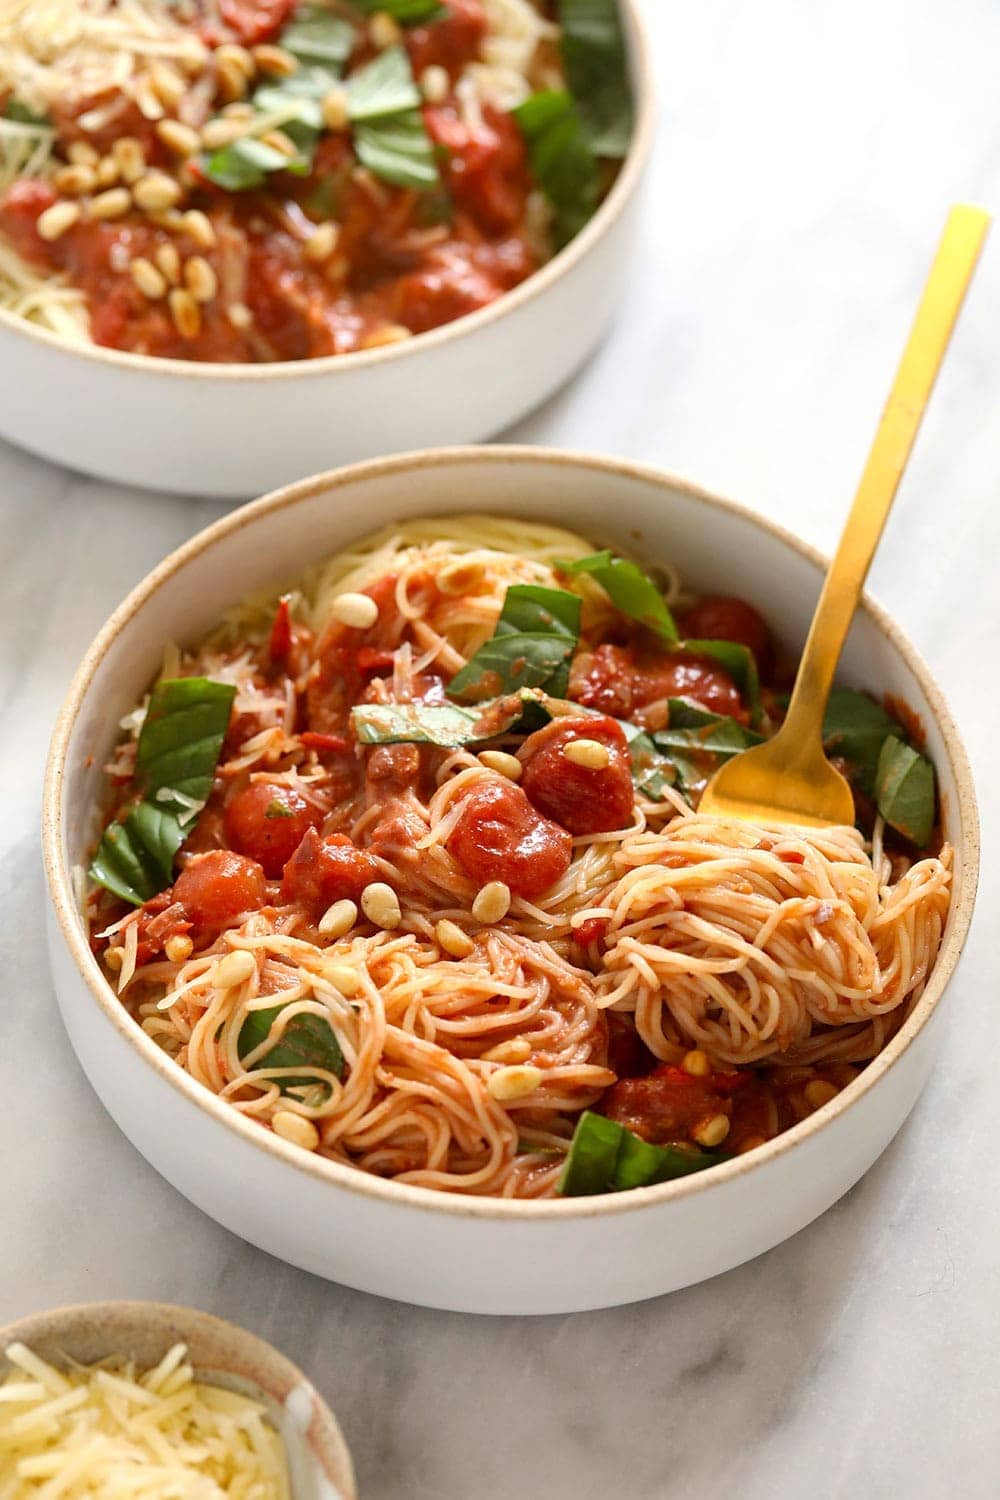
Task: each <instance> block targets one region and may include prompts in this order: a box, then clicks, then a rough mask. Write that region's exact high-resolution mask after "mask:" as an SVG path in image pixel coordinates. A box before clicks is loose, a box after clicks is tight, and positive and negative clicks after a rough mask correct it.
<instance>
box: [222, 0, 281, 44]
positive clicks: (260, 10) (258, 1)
mask: <svg viewBox="0 0 1000 1500" xmlns="http://www.w3.org/2000/svg"><path fill="white" fill-rule="evenodd" d="M295 5H296V0H219V15H220V16H221V18H222V20H223V21H224V22H225V24H226V25H227V26H228V27H229V29H230V31H232V32H233V34H234V35H235V36H236V38H237V40H238V41H241V42H242V43H243V45H244V46H245V47H255V46H256V45H257V44H258V42H273V41H274V40H275V38H276V37H277V36H278V33H279V32H280V31H281V29H282V27H283V26H284V25H285V24H286V22H288V21H289V20H291V16H292V12H293V11H294V9H295Z"/></svg>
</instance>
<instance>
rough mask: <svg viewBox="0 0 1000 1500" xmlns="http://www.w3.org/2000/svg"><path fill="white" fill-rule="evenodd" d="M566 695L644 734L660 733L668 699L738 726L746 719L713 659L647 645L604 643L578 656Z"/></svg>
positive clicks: (735, 693) (737, 697) (734, 690)
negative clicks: (684, 702) (690, 701)
mask: <svg viewBox="0 0 1000 1500" xmlns="http://www.w3.org/2000/svg"><path fill="white" fill-rule="evenodd" d="M569 695H570V697H571V698H572V699H573V700H574V701H575V702H577V703H582V704H583V705H584V707H586V708H594V709H597V710H598V711H599V712H600V713H604V714H609V715H610V716H611V717H612V718H615V719H629V720H632V721H633V722H634V723H636V724H640V725H642V726H643V728H646V729H662V728H663V727H664V725H665V724H666V722H667V699H668V698H691V699H693V700H694V702H695V703H699V704H701V706H702V708H705V709H708V711H709V712H710V713H713V714H719V715H720V716H721V717H723V718H733V719H736V720H738V721H739V722H740V723H742V724H746V723H748V722H749V717H750V715H749V709H748V706H747V705H746V704H744V702H743V700H742V698H741V697H740V691H739V688H738V687H737V686H736V684H735V682H734V681H733V679H732V678H731V677H730V675H729V673H728V672H726V671H725V670H724V668H723V667H721V666H720V665H719V663H718V662H717V661H716V660H715V659H714V657H710V656H701V655H698V654H696V653H692V652H690V651H683V650H677V651H662V650H658V649H655V648H651V647H648V646H646V645H645V644H639V645H628V646H617V645H614V644H611V643H604V644H602V645H599V646H596V647H595V648H594V649H593V650H592V651H583V652H581V653H580V654H579V655H578V656H577V657H576V658H575V660H574V662H573V666H572V670H571V672H570V685H569Z"/></svg>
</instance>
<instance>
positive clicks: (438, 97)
mask: <svg viewBox="0 0 1000 1500" xmlns="http://www.w3.org/2000/svg"><path fill="white" fill-rule="evenodd" d="M450 89H451V79H450V78H449V77H448V70H447V68H442V67H441V65H440V64H439V63H431V64H430V66H429V67H426V68H425V69H424V71H423V72H422V73H421V75H420V92H421V93H422V94H423V96H424V98H425V99H426V100H427V103H428V104H440V103H441V102H442V100H444V99H447V97H448V94H449V91H450Z"/></svg>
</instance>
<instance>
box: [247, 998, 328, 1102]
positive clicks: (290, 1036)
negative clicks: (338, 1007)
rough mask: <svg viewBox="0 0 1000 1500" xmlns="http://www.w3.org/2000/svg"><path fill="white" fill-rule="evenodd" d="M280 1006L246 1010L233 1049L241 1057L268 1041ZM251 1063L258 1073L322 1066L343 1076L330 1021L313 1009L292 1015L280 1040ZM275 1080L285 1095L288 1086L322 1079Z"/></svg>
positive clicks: (306, 1083)
mask: <svg viewBox="0 0 1000 1500" xmlns="http://www.w3.org/2000/svg"><path fill="white" fill-rule="evenodd" d="M283 1009H284V1006H282V1005H272V1006H268V1007H267V1009H265V1010H251V1011H249V1012H248V1013H247V1018H246V1020H245V1021H244V1022H243V1025H242V1026H241V1027H240V1034H239V1037H238V1038H237V1041H236V1050H237V1052H238V1053H239V1055H240V1058H241V1060H242V1059H243V1058H245V1057H248V1056H249V1055H250V1053H251V1052H254V1051H256V1049H257V1048H258V1047H260V1046H261V1045H262V1044H263V1043H264V1042H266V1041H267V1038H268V1036H269V1035H270V1032H271V1028H272V1026H273V1025H274V1023H275V1021H276V1020H277V1018H278V1016H279V1015H280V1014H281V1012H282V1010H283ZM253 1066H254V1069H255V1070H259V1071H261V1072H268V1071H270V1070H271V1069H272V1068H301V1067H311V1068H325V1069H326V1071H327V1072H328V1073H333V1074H334V1076H335V1077H337V1078H342V1077H343V1075H344V1054H343V1052H342V1051H341V1050H340V1043H339V1042H338V1041H337V1037H336V1034H335V1032H334V1030H333V1027H332V1026H331V1025H330V1023H329V1021H327V1020H326V1018H325V1017H324V1016H317V1015H315V1014H314V1012H312V1011H303V1012H300V1013H299V1014H298V1015H297V1016H293V1017H292V1019H291V1020H290V1021H289V1023H288V1025H287V1026H286V1027H285V1029H284V1031H283V1032H282V1034H281V1038H280V1040H279V1041H277V1042H276V1043H275V1044H274V1046H273V1047H272V1048H271V1049H270V1050H269V1051H268V1052H265V1054H264V1056H263V1057H262V1058H259V1059H258V1060H257V1061H256V1062H255V1063H254V1064H253ZM274 1081H275V1083H276V1084H277V1085H278V1088H279V1089H280V1091H281V1093H283V1094H287V1093H288V1092H289V1090H290V1089H294V1088H303V1087H305V1086H306V1085H308V1084H314V1083H318V1082H321V1080H319V1079H317V1078H315V1077H312V1076H311V1075H309V1074H303V1075H302V1076H301V1077H296V1076H289V1077H287V1078H276V1079H275V1080H274Z"/></svg>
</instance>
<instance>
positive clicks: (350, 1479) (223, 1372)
mask: <svg viewBox="0 0 1000 1500" xmlns="http://www.w3.org/2000/svg"><path fill="white" fill-rule="evenodd" d="M13 1343H22V1344H27V1346H28V1348H29V1349H32V1350H33V1351H34V1353H35V1354H37V1355H39V1356H40V1358H42V1359H44V1360H47V1361H48V1363H49V1364H52V1365H55V1366H56V1367H57V1368H64V1367H66V1366H68V1365H69V1364H81V1365H91V1364H96V1363H97V1362H98V1361H99V1360H102V1359H107V1358H109V1357H111V1356H114V1355H120V1356H121V1357H122V1358H123V1359H133V1360H135V1362H136V1364H137V1365H138V1366H139V1368H140V1369H152V1368H153V1367H154V1366H155V1365H157V1364H159V1362H160V1360H161V1359H162V1358H163V1356H164V1355H165V1354H166V1353H167V1351H168V1350H169V1349H171V1348H172V1347H173V1345H174V1344H178V1343H183V1344H186V1345H187V1348H188V1353H189V1355H190V1357H191V1363H192V1365H193V1366H194V1369H195V1374H196V1376H197V1377H198V1379H199V1380H203V1381H205V1382H206V1383H207V1384H209V1385H219V1386H224V1387H225V1388H226V1389H227V1390H232V1391H239V1392H240V1393H241V1394H242V1395H245V1396H250V1397H252V1398H253V1399H254V1400H257V1401H261V1402H263V1404H264V1405H265V1406H266V1407H267V1410H268V1415H269V1417H270V1419H271V1421H272V1423H273V1425H274V1426H275V1428H276V1429H277V1430H278V1432H279V1433H280V1434H281V1437H282V1439H283V1440H284V1444H285V1450H286V1452H287V1454H288V1467H289V1476H290V1478H291V1482H292V1500H357V1489H356V1487H355V1482H354V1467H353V1465H352V1463H351V1455H350V1454H349V1453H348V1451H347V1444H346V1443H345V1442H344V1435H343V1433H342V1432H341V1430H340V1428H339V1426H338V1425H337V1421H336V1418H335V1417H334V1415H333V1413H332V1412H331V1410H330V1408H329V1407H328V1406H327V1404H326V1402H325V1401H324V1400H323V1398H322V1396H320V1395H319V1394H318V1392H317V1391H316V1390H315V1388H314V1387H313V1386H312V1385H311V1384H310V1382H309V1381H308V1380H307V1379H306V1377H305V1375H303V1373H302V1371H301V1370H300V1369H298V1368H297V1366H296V1365H293V1364H292V1362H291V1360H289V1359H286V1358H285V1356H284V1355H283V1354H279V1353H278V1351H277V1349H275V1348H274V1347H273V1345H271V1344H268V1343H265V1342H264V1340H263V1339H259V1338H257V1337H256V1335H255V1334H252V1333H248V1332H247V1330H246V1329H245V1328H239V1327H237V1325H236V1324H235V1323H227V1322H225V1321H224V1320H223V1319H222V1318H214V1317H212V1316H211V1315H210V1314H209V1313H204V1312H199V1311H198V1310H197V1309H196V1308H193V1307H175V1306H173V1305H171V1304H169V1303H165V1302H83V1303H79V1304H77V1305H76V1306H72V1307H58V1308H54V1309H52V1310H50V1311H48V1312H40V1313H34V1314H33V1315H32V1316H30V1317H27V1318H21V1319H19V1321H18V1322H16V1323H9V1324H8V1325H7V1326H6V1327H5V1328H0V1378H2V1377H3V1376H4V1375H5V1374H6V1373H7V1370H8V1369H9V1365H8V1362H7V1360H6V1359H5V1357H4V1350H5V1349H6V1348H7V1346H8V1345H9V1344H13Z"/></svg>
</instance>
